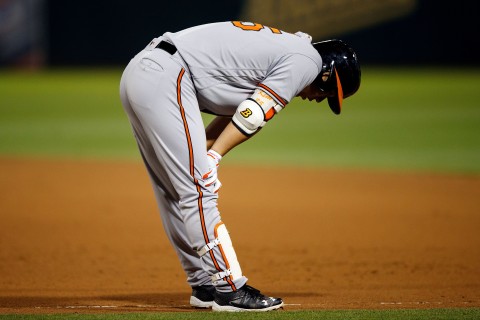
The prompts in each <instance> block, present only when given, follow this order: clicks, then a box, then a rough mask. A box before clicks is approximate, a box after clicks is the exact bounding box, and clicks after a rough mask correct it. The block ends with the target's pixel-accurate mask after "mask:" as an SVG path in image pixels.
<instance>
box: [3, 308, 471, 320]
mask: <svg viewBox="0 0 480 320" xmlns="http://www.w3.org/2000/svg"><path fill="white" fill-rule="evenodd" d="M479 318H480V309H430V310H331V311H289V312H286V311H284V312H282V311H279V312H269V313H241V314H238V313H235V314H233V313H221V314H219V313H211V312H195V313H194V312H188V313H186V312H175V313H126V314H125V313H122V314H48V315H47V314H45V315H0V320H2V319H26V320H43V319H45V320H77V319H82V320H137V319H142V320H169V319H172V320H177V319H182V320H197V319H198V320H209V319H212V320H213V319H215V320H230V319H249V320H250V319H253V320H255V319H267V320H268V319H280V320H282V319H283V320H299V319H301V320H309V319H322V320H353V319H362V320H364V319H368V320H377V319H378V320H383V319H389V320H432V319H435V320H455V319H459V320H460V319H461V320H469V319H472V320H474V319H479Z"/></svg>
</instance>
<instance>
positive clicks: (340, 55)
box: [313, 40, 361, 114]
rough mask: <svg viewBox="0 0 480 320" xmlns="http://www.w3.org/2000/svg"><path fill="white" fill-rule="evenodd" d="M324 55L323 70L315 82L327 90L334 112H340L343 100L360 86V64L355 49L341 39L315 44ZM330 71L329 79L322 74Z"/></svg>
mask: <svg viewBox="0 0 480 320" xmlns="http://www.w3.org/2000/svg"><path fill="white" fill-rule="evenodd" d="M313 46H314V48H315V49H317V51H318V53H319V54H320V56H321V57H322V64H323V66H322V71H321V72H320V74H319V75H318V77H317V78H316V79H315V81H314V82H313V84H314V85H315V86H317V88H319V89H320V90H322V91H324V92H327V93H328V94H329V96H328V105H329V106H330V109H332V111H333V113H335V114H340V112H341V111H342V101H343V99H344V98H347V97H349V96H351V95H352V94H354V93H355V92H357V90H358V88H359V87H360V78H361V72H360V64H359V63H358V58H357V55H356V54H355V52H354V51H353V49H352V48H351V47H350V46H349V45H347V44H346V43H345V42H343V41H341V40H327V41H321V42H316V43H314V44H313ZM325 72H328V79H327V80H326V81H323V79H322V75H323V74H324V73H325Z"/></svg>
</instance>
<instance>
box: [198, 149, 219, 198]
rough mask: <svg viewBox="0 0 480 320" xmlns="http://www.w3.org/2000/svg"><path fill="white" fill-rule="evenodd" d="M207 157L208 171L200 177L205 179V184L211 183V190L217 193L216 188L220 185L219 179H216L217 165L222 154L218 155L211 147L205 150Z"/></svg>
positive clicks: (209, 184) (207, 185)
mask: <svg viewBox="0 0 480 320" xmlns="http://www.w3.org/2000/svg"><path fill="white" fill-rule="evenodd" d="M207 159H208V171H207V173H205V174H204V175H203V176H202V178H203V180H204V181H205V186H206V187H209V186H212V185H213V192H215V193H217V192H218V189H220V187H221V186H222V183H221V182H220V180H218V173H217V171H218V166H219V162H220V160H222V156H221V155H219V154H218V153H217V152H216V151H213V150H212V149H210V150H208V152H207Z"/></svg>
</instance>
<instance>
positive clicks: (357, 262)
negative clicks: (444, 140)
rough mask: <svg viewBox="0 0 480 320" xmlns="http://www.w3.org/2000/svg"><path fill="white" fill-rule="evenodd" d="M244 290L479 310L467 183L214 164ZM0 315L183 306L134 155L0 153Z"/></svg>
mask: <svg viewBox="0 0 480 320" xmlns="http://www.w3.org/2000/svg"><path fill="white" fill-rule="evenodd" d="M220 177H221V179H222V182H223V185H224V187H223V188H222V189H221V193H220V201H219V207H220V210H221V213H222V218H223V221H224V222H225V223H226V224H227V226H228V228H229V230H230V233H231V236H232V239H233V241H234V245H235V247H236V250H237V254H238V256H239V259H240V262H241V265H242V268H243V271H244V273H245V274H246V276H247V277H248V278H249V279H250V280H249V282H250V284H251V285H253V286H256V287H258V288H260V289H262V291H264V292H265V293H268V294H272V295H278V296H281V297H283V298H284V300H285V303H286V307H285V309H286V310H298V309H351V308H362V309H366V308H374V309H389V308H396V309H397V308H446V307H480V177H479V176H456V175H434V174H417V175H415V174H402V173H381V172H367V171H364V172H362V171H340V170H338V171H334V170H307V169H305V170H295V171H293V170H291V169H285V168H268V167H261V168H246V167H236V166H229V165H224V166H223V167H222V168H221V171H220ZM0 248H1V251H0V313H12V312H15V313H16V312H18V313H39V312H42V313H53V312H121V311H152V310H153V311H160V312H163V311H188V310H192V309H191V308H190V307H189V306H188V299H189V293H190V289H189V287H188V286H187V284H186V282H185V276H184V274H183V271H182V270H181V268H180V264H179V262H178V261H177V257H176V255H175V253H174V251H173V249H172V248H171V247H170V244H169V243H168V242H167V239H166V237H165V235H164V232H163V229H162V225H161V221H160V218H159V216H158V213H157V209H156V204H155V201H154V198H153V193H152V191H151V189H150V184H149V181H148V179H147V176H146V173H145V170H144V168H143V166H142V165H141V164H140V163H121V162H118V163H112V162H101V161H99V162H93V161H91V162H89V161H81V162H73V161H72V162H68V161H50V160H36V161H33V160H19V159H5V158H4V159H0Z"/></svg>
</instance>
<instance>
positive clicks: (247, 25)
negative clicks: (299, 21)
mask: <svg viewBox="0 0 480 320" xmlns="http://www.w3.org/2000/svg"><path fill="white" fill-rule="evenodd" d="M232 23H233V25H234V26H235V27H237V28H240V29H242V30H245V31H260V30H262V29H263V28H265V27H267V26H264V25H263V24H260V23H251V22H242V21H232ZM267 28H268V29H270V31H272V33H277V34H280V33H282V31H281V30H279V29H277V28H272V27H267Z"/></svg>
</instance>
